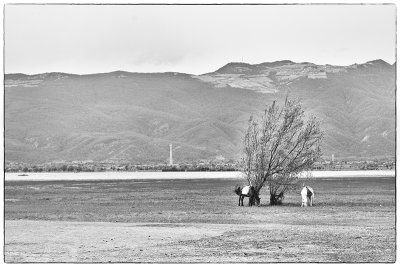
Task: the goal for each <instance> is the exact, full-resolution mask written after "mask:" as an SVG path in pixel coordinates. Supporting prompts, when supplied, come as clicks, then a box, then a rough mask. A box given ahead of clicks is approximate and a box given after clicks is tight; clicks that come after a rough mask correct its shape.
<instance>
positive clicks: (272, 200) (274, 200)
mask: <svg viewBox="0 0 400 267" xmlns="http://www.w3.org/2000/svg"><path fill="white" fill-rule="evenodd" d="M282 201H283V193H280V194H275V193H270V197H269V204H270V205H271V206H276V205H281V204H282Z"/></svg>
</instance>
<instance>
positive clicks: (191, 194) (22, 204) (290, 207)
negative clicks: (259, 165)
mask: <svg viewBox="0 0 400 267" xmlns="http://www.w3.org/2000/svg"><path fill="white" fill-rule="evenodd" d="M240 182H241V181H240V180H234V179H214V180H208V179H198V180H190V181H189V180H173V179H171V180H157V181H146V180H141V181H140V180H135V181H133V180H132V181H101V182H100V181H98V182H96V181H92V182H87V181H68V182H6V183H5V261H6V262H10V263H11V262H161V263H167V262H168V263H172V262H191V263H195V262H201V263H204V262H215V263H220V262H233V263H237V262H394V261H395V259H396V251H395V230H396V229H395V200H394V198H395V178H347V179H338V178H335V179H316V180H313V181H311V182H310V183H311V186H312V187H313V188H314V189H315V192H316V199H315V201H316V205H315V206H314V207H307V208H300V196H299V195H298V193H295V192H294V193H292V194H289V195H288V196H287V197H286V198H285V202H284V205H282V206H279V207H271V206H268V205H267V201H266V199H267V196H266V194H265V195H264V196H261V197H262V203H263V204H262V206H261V207H238V206H237V200H238V199H237V196H235V195H234V194H233V187H234V185H235V184H237V183H240Z"/></svg>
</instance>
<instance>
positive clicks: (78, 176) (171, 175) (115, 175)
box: [5, 170, 395, 181]
mask: <svg viewBox="0 0 400 267" xmlns="http://www.w3.org/2000/svg"><path fill="white" fill-rule="evenodd" d="M21 174H22V173H6V174H5V181H68V180H132V179H224V178H225V179H242V175H243V174H242V173H241V172H79V173H43V172H41V173H27V174H28V176H18V175H21ZM311 175H312V177H314V178H330V177H332V178H345V177H348V178H350V177H394V176H395V171H394V170H371V171H313V172H311ZM306 176H307V174H305V173H304V174H303V177H306Z"/></svg>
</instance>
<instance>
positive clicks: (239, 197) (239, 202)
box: [239, 195, 241, 206]
mask: <svg viewBox="0 0 400 267" xmlns="http://www.w3.org/2000/svg"><path fill="white" fill-rule="evenodd" d="M240 198H241V196H240V195H239V206H240Z"/></svg>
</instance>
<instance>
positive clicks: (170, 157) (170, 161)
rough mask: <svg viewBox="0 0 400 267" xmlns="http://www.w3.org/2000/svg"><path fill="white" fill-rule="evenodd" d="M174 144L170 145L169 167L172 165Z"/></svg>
mask: <svg viewBox="0 0 400 267" xmlns="http://www.w3.org/2000/svg"><path fill="white" fill-rule="evenodd" d="M172 164H173V161H172V144H169V165H172Z"/></svg>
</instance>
